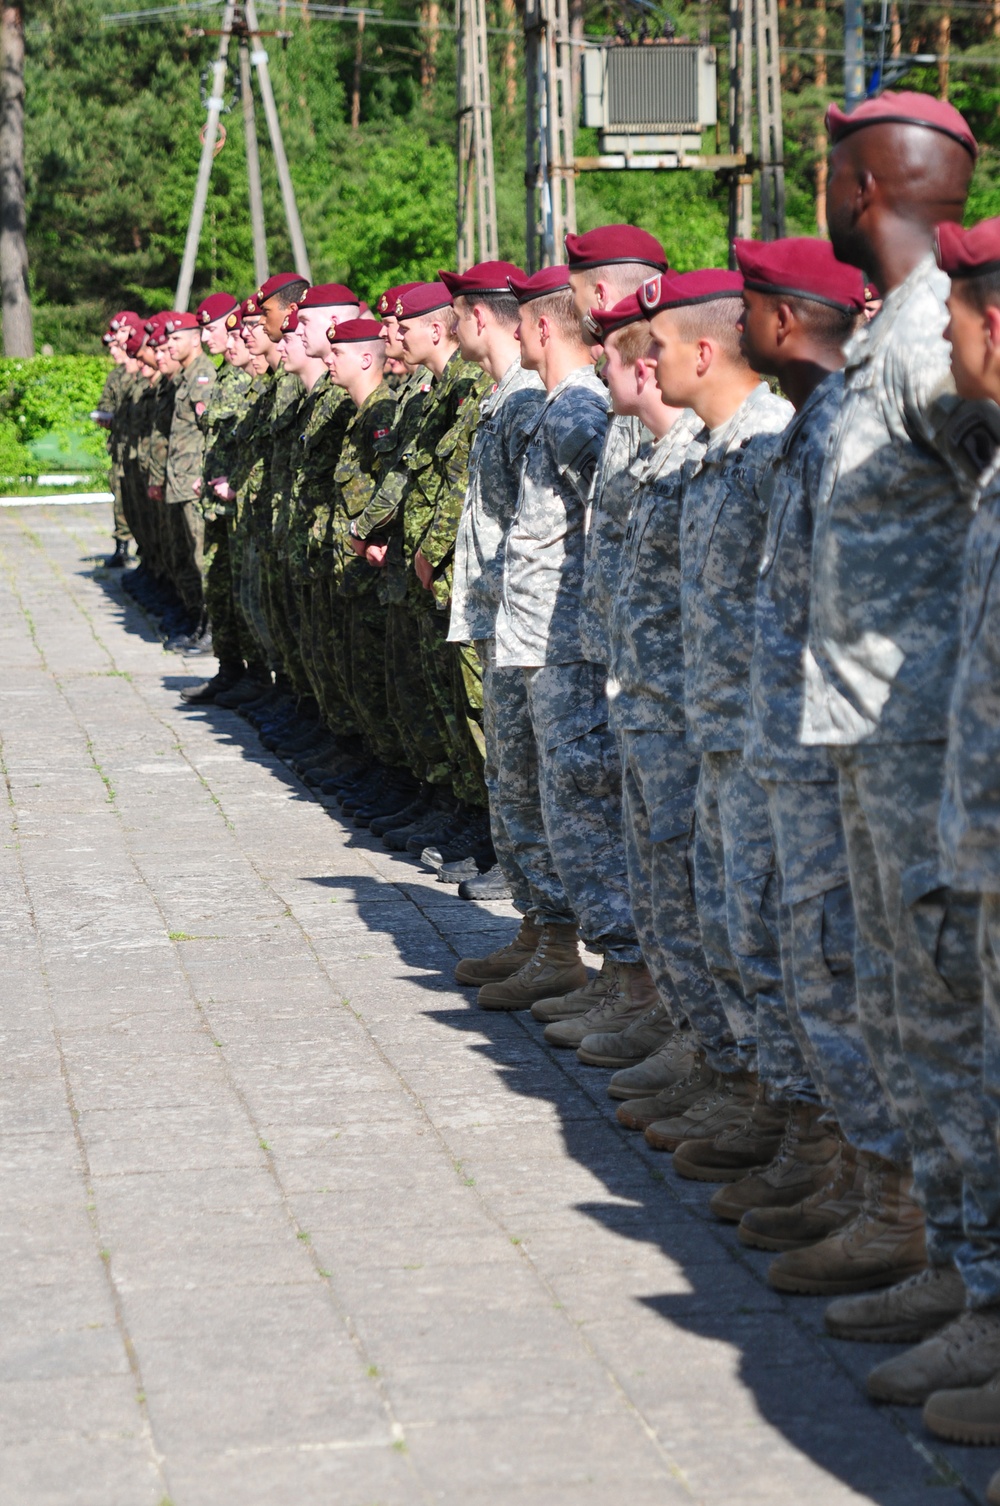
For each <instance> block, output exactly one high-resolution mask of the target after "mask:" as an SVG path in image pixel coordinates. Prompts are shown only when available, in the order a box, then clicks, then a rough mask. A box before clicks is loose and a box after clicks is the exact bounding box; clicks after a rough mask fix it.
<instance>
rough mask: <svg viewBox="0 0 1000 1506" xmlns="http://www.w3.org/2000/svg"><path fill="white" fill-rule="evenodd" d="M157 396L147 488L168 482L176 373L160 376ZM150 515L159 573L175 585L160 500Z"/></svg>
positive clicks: (168, 532) (165, 517)
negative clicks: (168, 460)
mask: <svg viewBox="0 0 1000 1506" xmlns="http://www.w3.org/2000/svg"><path fill="white" fill-rule="evenodd" d="M155 390H156V398H155V402H154V407H153V429H152V433H151V434H150V439H149V478H148V481H147V494H146V495H147V497H148V495H149V493H148V487H151V486H161V487H165V486H166V484H167V450H168V449H169V446H170V425H171V422H172V420H173V415H174V396H175V394H176V391H177V378H176V376H163V375H161V376H160V377H159V378H158V380H157V382H156V389H155ZM149 518H150V528H151V530H152V534H153V536H154V537H155V539H156V558H157V564H158V575H159V576H160V578H162V579H164V580H169V581H170V583H171V585H173V586H174V587H175V588H176V585H177V582H176V581H175V580H174V578H173V566H172V561H171V554H170V539H171V530H170V527H169V514H168V512H167V508H166V505H165V504H164V503H163V502H153V501H150V503H149Z"/></svg>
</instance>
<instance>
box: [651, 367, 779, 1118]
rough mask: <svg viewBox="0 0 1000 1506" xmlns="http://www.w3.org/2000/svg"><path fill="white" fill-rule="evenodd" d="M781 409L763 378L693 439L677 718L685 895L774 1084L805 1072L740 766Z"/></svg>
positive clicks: (770, 890)
mask: <svg viewBox="0 0 1000 1506" xmlns="http://www.w3.org/2000/svg"><path fill="white" fill-rule="evenodd" d="M791 412H792V410H791V407H790V405H789V404H788V403H786V402H785V401H784V400H783V399H781V398H776V397H774V396H772V394H771V393H770V392H769V390H768V388H767V387H766V386H765V385H764V384H763V383H761V384H760V385H759V386H757V387H756V388H754V390H753V391H752V392H751V393H750V394H749V396H748V397H746V398H745V399H744V401H743V402H742V403H741V404H740V406H739V408H738V409H737V410H736V412H735V413H734V414H733V415H732V417H731V418H730V419H729V420H728V422H727V423H725V424H722V425H720V426H719V427H718V428H717V429H715V430H712V431H711V432H709V431H708V430H707V429H702V431H701V433H700V434H699V436H698V439H699V449H698V453H697V454H696V455H694V456H693V457H692V458H691V459H689V460H688V461H686V462H685V465H684V473H683V479H682V503H681V617H682V623H683V630H684V712H685V718H686V723H687V740H688V743H689V745H690V746H691V747H692V748H694V749H697V751H698V752H699V753H700V754H701V755H702V757H701V771H700V773H699V777H698V793H697V797H696V811H697V824H696V829H695V855H694V871H695V897H696V899H697V903H698V918H699V921H700V924H701V934H702V943H703V945H704V948H705V956H706V958H707V960H708V964H709V967H710V968H711V970H712V973H713V976H714V978H715V982H716V987H717V988H718V990H719V995H720V997H721V999H722V1001H723V1006H724V1008H725V1011H726V1016H727V1018H728V1020H729V1023H730V1027H731V1029H732V1032H733V1036H734V1038H735V1040H736V1043H737V1047H738V1048H739V1050H740V1052H741V1054H742V1057H743V1059H744V1061H745V1062H746V1064H747V1065H750V1064H752V1063H753V1060H754V1048H755V1042H756V1047H757V1052H758V1063H757V1064H758V1067H759V1070H760V1074H761V1078H762V1080H764V1081H765V1082H766V1083H768V1084H773V1086H774V1087H775V1088H776V1089H777V1088H781V1087H783V1086H786V1085H787V1084H788V1082H789V1080H790V1079H791V1078H799V1077H801V1076H803V1075H804V1065H803V1064H802V1062H801V1057H800V1056H799V1053H798V1051H797V1048H796V1045H795V1039H794V1036H793V1035H792V1033H791V1030H790V1027H789V1025H788V1015H787V1012H786V1009H785V1004H784V999H783V993H782V982H781V958H780V952H779V945H778V931H777V884H776V882H775V868H774V850H773V846H772V842H771V832H770V826H769V823H768V816H767V801H766V799H765V797H764V792H763V790H762V789H761V788H760V786H759V785H758V784H757V783H756V781H755V780H754V779H753V778H752V777H751V775H750V774H749V773H748V771H747V768H746V765H745V764H744V762H743V737H744V732H745V728H746V719H747V710H748V702H749V668H750V654H751V650H752V647H753V600H754V579H755V576H756V571H757V565H758V562H759V560H760V555H761V546H762V543H763V537H764V525H765V519H764V516H763V514H762V512H761V508H760V505H759V503H758V502H757V500H756V498H755V496H754V491H753V484H754V480H755V474H756V468H757V466H758V465H760V464H762V463H764V462H765V459H766V455H767V448H768V447H767V444H766V438H767V436H768V435H772V434H776V433H779V432H780V431H781V430H782V429H783V428H784V427H785V424H786V423H787V422H788V419H789V417H790V415H791Z"/></svg>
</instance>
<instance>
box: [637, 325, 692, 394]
mask: <svg viewBox="0 0 1000 1506" xmlns="http://www.w3.org/2000/svg"><path fill="white" fill-rule="evenodd" d="M649 332H650V336H651V344H650V352H649V353H650V356H651V358H652V359H654V360H655V361H656V385H657V387H659V389H660V396H661V397H662V398H663V401H664V402H665V403H666V404H667V406H668V407H670V408H686V407H687V406H688V404H689V400H690V398H691V396H692V395H693V393H694V390H695V385H696V379H697V362H698V345H697V342H694V343H690V342H688V341H686V340H684V339H683V338H682V336H681V332H680V329H679V327H678V325H677V321H676V320H675V319H674V318H673V316H672V315H671V313H670V311H669V310H668V309H663V310H661V311H660V313H658V314H654V315H653V317H652V319H651V320H650V321H649Z"/></svg>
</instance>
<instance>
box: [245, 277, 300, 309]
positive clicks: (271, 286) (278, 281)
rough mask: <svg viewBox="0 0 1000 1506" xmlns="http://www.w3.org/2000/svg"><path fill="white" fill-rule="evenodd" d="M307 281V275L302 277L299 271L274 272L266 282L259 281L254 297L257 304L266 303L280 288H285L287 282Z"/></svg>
mask: <svg viewBox="0 0 1000 1506" xmlns="http://www.w3.org/2000/svg"><path fill="white" fill-rule="evenodd" d="M308 281H309V279H308V277H303V276H302V273H301V272H275V274H274V276H273V277H269V278H268V279H267V281H266V282H262V283H261V285H260V287H259V288H258V289H257V291H256V293H255V294H254V297H255V298H256V300H257V302H258V304H260V303H266V302H267V300H268V299H269V298H271V297H273V296H274V294H275V293H280V291H281V289H282V288H287V287H288V285H289V283H293V282H305V283H308Z"/></svg>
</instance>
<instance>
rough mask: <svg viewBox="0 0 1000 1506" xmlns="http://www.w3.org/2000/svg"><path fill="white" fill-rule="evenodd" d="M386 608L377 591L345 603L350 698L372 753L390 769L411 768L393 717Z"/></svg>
mask: <svg viewBox="0 0 1000 1506" xmlns="http://www.w3.org/2000/svg"><path fill="white" fill-rule="evenodd" d="M386 618H387V611H386V608H385V607H384V606H383V605H382V603H381V602H380V601H379V599H378V597H377V596H376V594H375V592H374V591H373V590H369V591H367V592H366V593H365V594H364V595H360V596H353V597H351V598H350V599H349V600H345V602H344V631H345V640H346V655H345V670H346V676H347V682H346V689H347V696H348V699H349V700H350V702H351V705H352V707H353V709H354V714H355V716H356V717H357V720H358V722H359V724H360V726H361V729H362V733H363V736H364V738H365V741H366V742H367V744H368V746H369V747H370V748H371V751H372V753H373V754H374V755H375V757H376V758H377V759H378V761H379V763H382V764H384V765H385V766H386V768H388V769H400V768H406V767H407V758H406V749H405V748H404V747H403V741H402V739H401V737H400V735H399V732H398V731H397V728H396V723H395V722H394V721H393V719H392V717H391V716H390V715H389V696H388V688H387V686H386V681H385V633H386Z"/></svg>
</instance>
